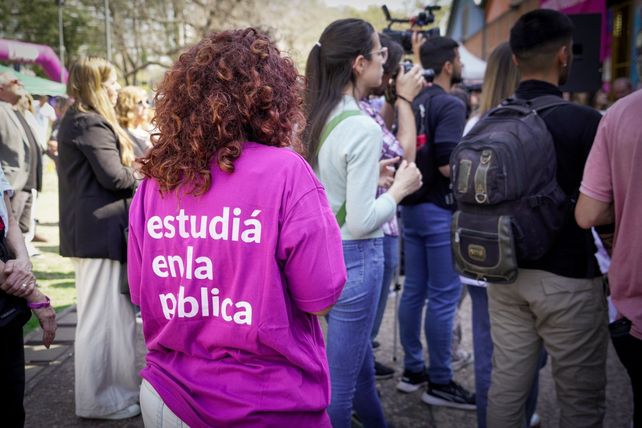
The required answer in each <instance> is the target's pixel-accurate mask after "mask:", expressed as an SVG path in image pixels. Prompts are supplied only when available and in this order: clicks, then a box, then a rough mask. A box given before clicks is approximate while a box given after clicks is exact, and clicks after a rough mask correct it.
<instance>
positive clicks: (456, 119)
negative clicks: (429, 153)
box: [433, 96, 466, 166]
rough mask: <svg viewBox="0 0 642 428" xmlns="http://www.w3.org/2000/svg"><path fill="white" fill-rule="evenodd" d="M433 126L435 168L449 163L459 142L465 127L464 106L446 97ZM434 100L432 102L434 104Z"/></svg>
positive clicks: (454, 99) (456, 100)
mask: <svg viewBox="0 0 642 428" xmlns="http://www.w3.org/2000/svg"><path fill="white" fill-rule="evenodd" d="M443 98H444V99H446V100H447V102H445V103H444V105H443V107H442V109H441V110H440V112H439V115H438V118H437V121H436V126H435V138H434V140H433V141H434V142H435V160H436V163H437V166H444V165H448V164H449V163H450V154H451V153H452V151H453V149H454V148H455V146H456V145H457V144H458V143H459V141H460V140H461V137H462V135H463V133H464V126H465V125H466V106H465V105H464V103H463V102H461V101H460V100H458V99H456V98H454V97H451V96H447V97H443ZM434 101H435V100H433V102H434Z"/></svg>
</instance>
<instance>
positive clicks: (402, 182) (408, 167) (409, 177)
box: [388, 160, 423, 203]
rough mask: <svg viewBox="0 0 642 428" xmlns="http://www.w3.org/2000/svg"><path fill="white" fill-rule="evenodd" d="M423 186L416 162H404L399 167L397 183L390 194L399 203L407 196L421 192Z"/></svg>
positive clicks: (391, 187) (390, 190)
mask: <svg viewBox="0 0 642 428" xmlns="http://www.w3.org/2000/svg"><path fill="white" fill-rule="evenodd" d="M422 184H423V183H422V181H421V172H420V171H419V168H417V165H416V164H415V163H414V162H408V161H406V160H404V161H402V162H401V165H399V168H398V169H397V173H396V174H395V181H394V182H393V183H392V186H390V189H389V190H388V192H389V193H390V194H391V196H392V197H393V198H395V200H396V201H397V203H399V202H400V201H401V200H402V199H403V198H405V197H406V196H408V195H410V194H411V193H414V192H416V191H417V190H419V189H420V188H421V185H422Z"/></svg>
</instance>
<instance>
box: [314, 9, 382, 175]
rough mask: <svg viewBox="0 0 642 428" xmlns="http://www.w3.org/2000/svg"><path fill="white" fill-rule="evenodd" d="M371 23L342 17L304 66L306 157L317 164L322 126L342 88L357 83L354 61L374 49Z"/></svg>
mask: <svg viewBox="0 0 642 428" xmlns="http://www.w3.org/2000/svg"><path fill="white" fill-rule="evenodd" d="M374 33H375V30H374V28H373V27H372V25H370V23H368V22H366V21H364V20H361V19H354V18H349V19H340V20H338V21H334V22H333V23H331V24H330V25H328V26H327V27H326V29H325V30H323V34H321V37H320V38H319V43H318V44H317V45H315V46H314V47H313V48H312V51H310V55H309V56H308V62H307V64H306V66H305V78H306V88H305V97H304V103H305V114H306V119H307V126H306V127H305V130H304V131H303V144H304V146H305V150H306V159H307V160H308V162H309V163H310V164H312V165H315V164H316V152H317V148H318V146H319V137H320V135H321V131H322V130H323V126H324V125H325V123H326V121H327V119H328V116H329V115H330V113H331V112H332V109H334V107H335V106H336V105H337V103H338V102H339V100H341V96H342V91H343V88H344V87H345V86H346V85H347V84H348V83H350V82H352V83H353V84H354V83H355V77H354V74H353V72H352V61H353V60H354V59H355V58H356V57H358V56H359V55H363V56H364V57H366V58H369V56H370V53H371V52H372V48H373V43H372V35H373V34H374Z"/></svg>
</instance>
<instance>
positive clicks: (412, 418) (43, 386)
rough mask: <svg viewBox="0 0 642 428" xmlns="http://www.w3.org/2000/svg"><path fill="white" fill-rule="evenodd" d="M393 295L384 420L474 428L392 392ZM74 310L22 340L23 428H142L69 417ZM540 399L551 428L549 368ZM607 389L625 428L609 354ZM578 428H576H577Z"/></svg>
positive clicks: (461, 417)
mask: <svg viewBox="0 0 642 428" xmlns="http://www.w3.org/2000/svg"><path fill="white" fill-rule="evenodd" d="M393 305H394V296H391V298H390V300H389V302H388V308H387V312H386V317H385V319H384V323H383V326H382V329H381V334H380V337H379V340H380V341H381V343H382V346H381V350H380V351H378V352H377V353H376V357H377V359H378V360H379V361H381V362H383V363H386V364H391V365H394V366H395V367H396V369H397V375H396V377H395V378H394V379H391V380H386V381H382V382H379V389H380V391H381V397H382V401H383V405H384V410H385V413H386V416H387V418H388V419H389V421H391V422H392V423H393V424H394V426H395V427H396V428H403V427H447V428H459V427H463V428H465V427H474V426H475V421H476V419H475V413H474V412H469V411H460V410H452V409H445V408H431V407H429V406H427V405H425V404H423V403H422V402H421V399H420V396H421V391H418V392H416V393H414V394H408V395H407V394H401V393H398V392H397V391H396V390H395V389H394V386H395V383H396V382H397V380H398V377H399V375H400V373H401V371H402V367H401V359H402V353H401V349H400V348H399V346H397V361H396V362H395V361H394V347H393V343H394V342H393V332H394V324H393V318H392V311H393V307H394V306H393ZM461 316H462V320H463V326H464V341H463V345H462V346H463V347H464V349H469V350H470V349H472V347H471V345H470V342H471V336H470V301H469V300H468V298H466V300H465V301H464V304H463V306H462V311H461ZM75 321H76V317H75V310H74V308H70V309H69V310H67V311H65V312H64V313H63V314H61V316H60V320H59V325H60V327H59V329H58V335H57V338H56V342H55V344H54V345H53V346H52V347H51V349H50V350H45V349H44V347H42V346H41V345H38V342H39V338H40V336H39V333H40V332H39V331H35V332H33V333H32V334H30V335H29V336H28V337H27V344H26V357H27V361H28V363H27V391H26V397H25V407H26V411H27V421H26V426H27V427H34V428H39V427H44V426H46V427H52V428H53V427H93V426H100V427H122V428H125V427H141V426H143V423H142V419H141V418H140V417H137V418H132V419H129V420H125V421H117V422H111V421H98V420H87V419H80V418H77V417H76V416H75V414H74V398H73V397H74V396H73V385H74V370H73V364H74V355H73V332H74V328H75ZM138 348H139V349H138V351H139V352H138V353H139V354H140V355H139V358H138V361H139V365H141V366H142V364H143V358H142V355H143V353H144V344H143V340H142V337H140V338H139V341H138ZM473 376H474V375H473V369H472V366H468V367H465V368H464V369H462V370H460V371H459V372H457V373H456V379H457V380H458V381H460V382H461V383H462V384H463V385H464V386H466V387H468V388H470V389H472V388H473V386H474V377H473ZM540 379H541V380H540V399H539V404H538V413H539V414H540V415H541V418H542V427H556V426H557V423H556V420H557V416H558V407H557V404H556V398H555V390H554V385H553V382H552V379H551V374H550V364H548V365H547V366H546V367H545V368H544V369H543V370H542V375H541V377H540ZM608 381H609V383H608V387H607V401H608V402H607V414H606V420H605V424H604V426H605V427H607V428H625V427H628V426H629V423H628V422H627V421H629V420H630V418H631V414H632V409H631V405H630V400H631V397H630V392H629V387H628V378H627V376H626V373H625V372H624V369H623V368H622V366H621V365H620V363H619V361H617V358H616V356H615V353H614V352H613V350H612V349H611V350H610V353H609V362H608ZM578 428H581V427H578Z"/></svg>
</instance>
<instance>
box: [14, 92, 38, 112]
mask: <svg viewBox="0 0 642 428" xmlns="http://www.w3.org/2000/svg"><path fill="white" fill-rule="evenodd" d="M16 107H18V110H20V112H21V113H24V112H26V111H30V112H31V113H34V109H33V97H32V96H31V94H29V93H27V92H25V93H23V94H22V95H20V99H19V100H18V104H16Z"/></svg>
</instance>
